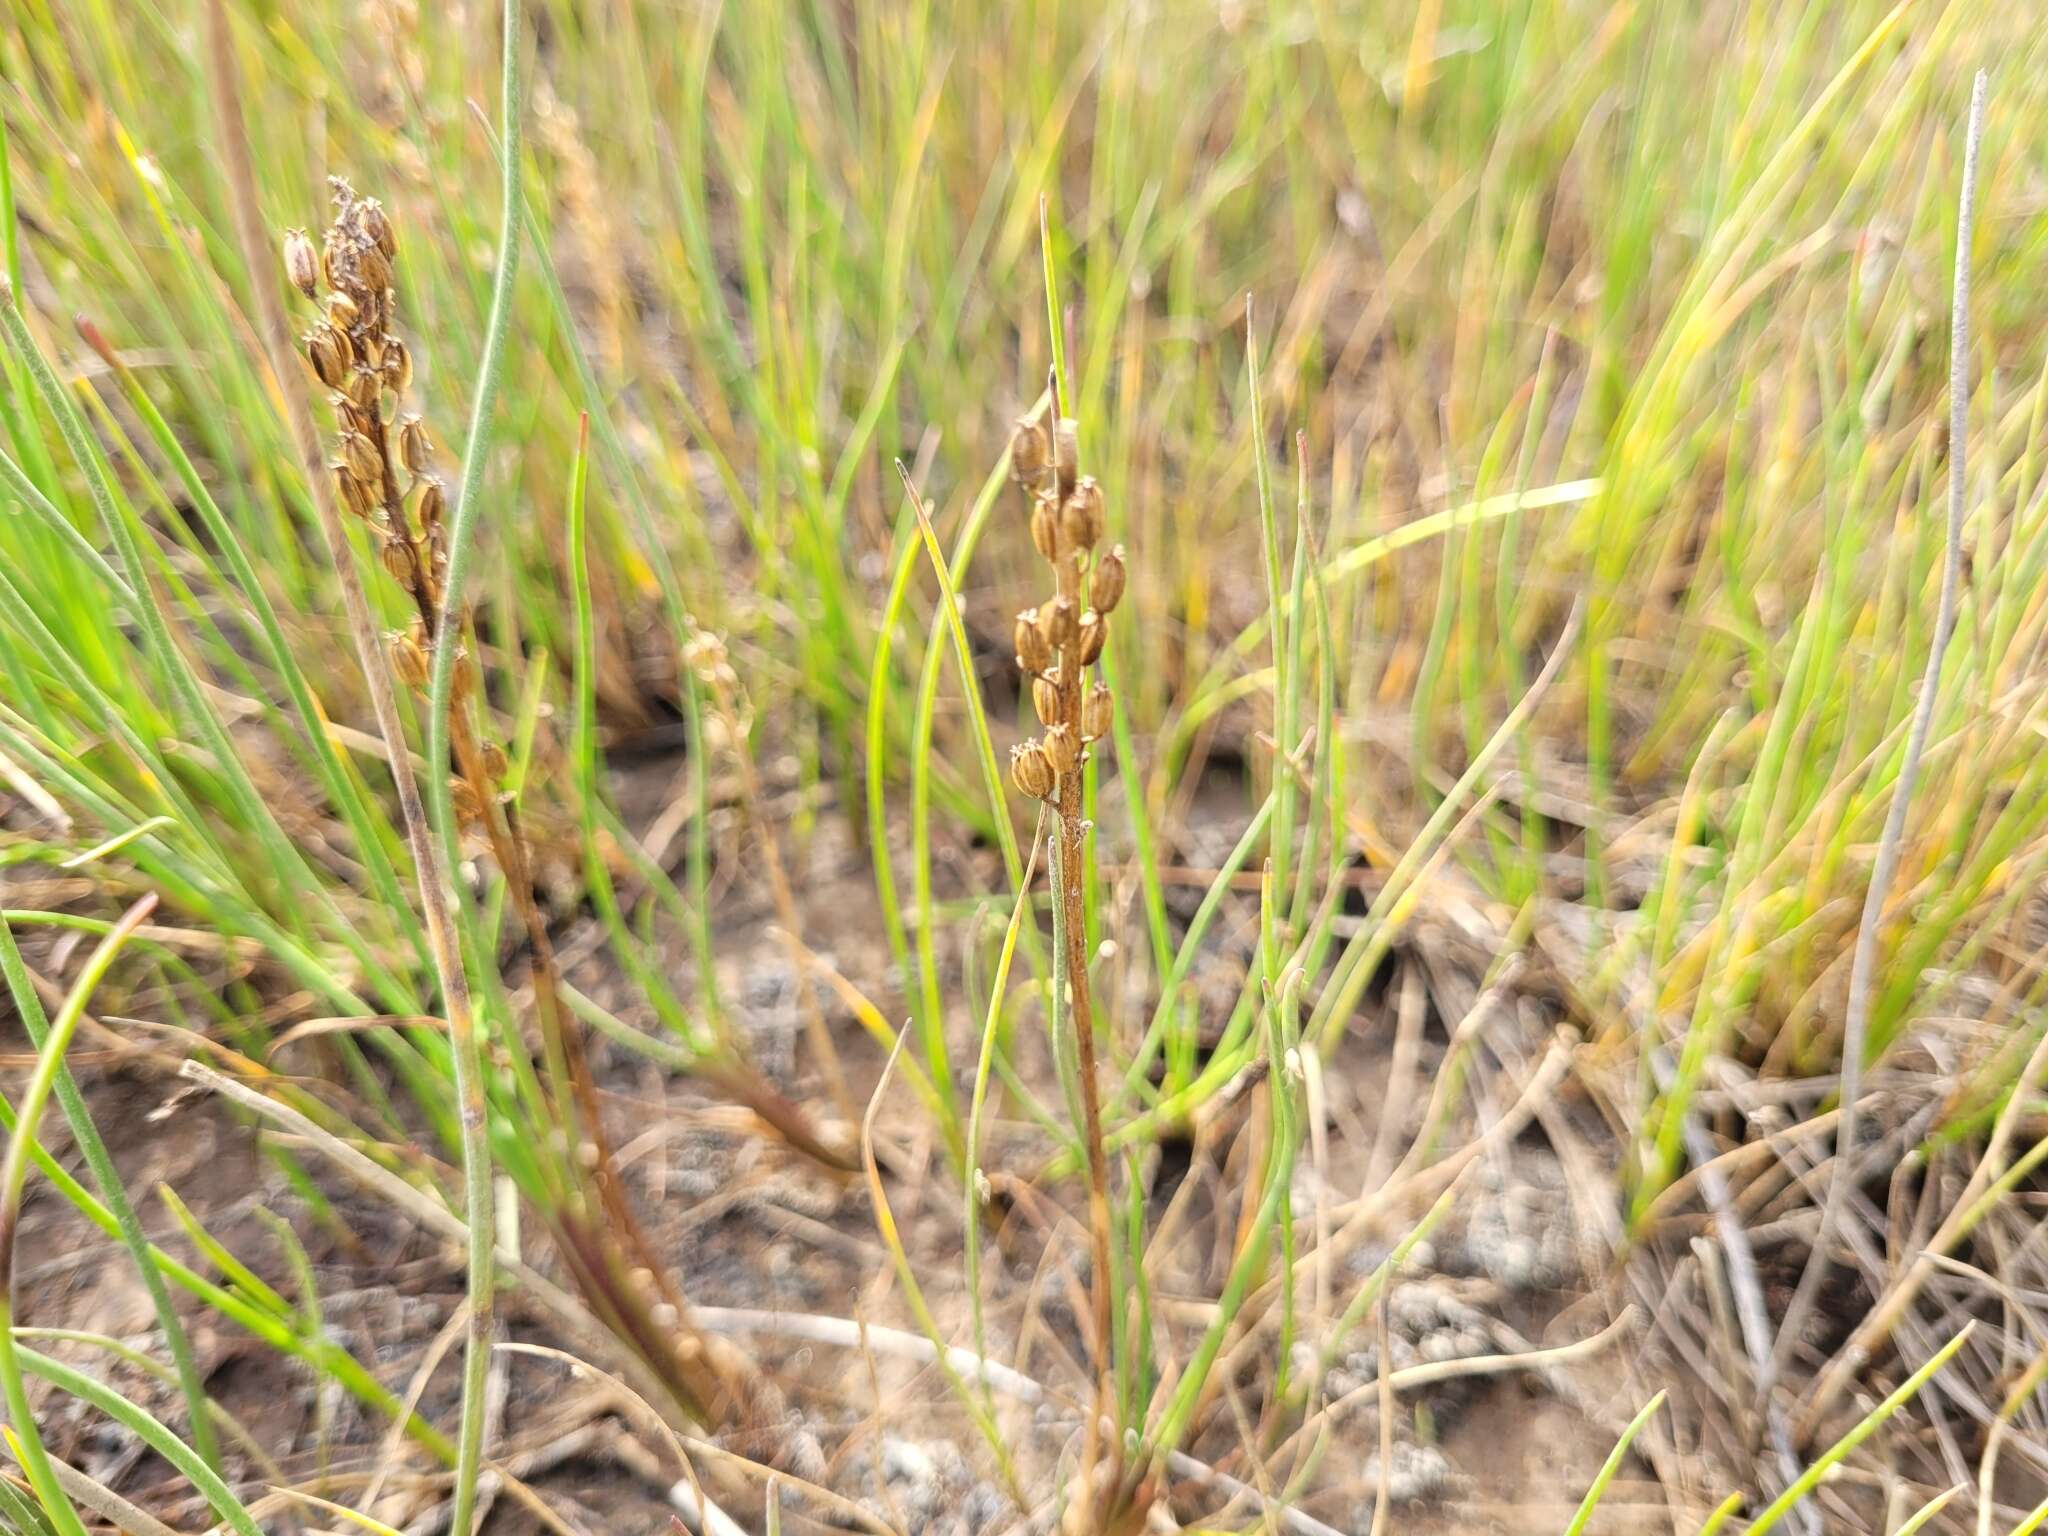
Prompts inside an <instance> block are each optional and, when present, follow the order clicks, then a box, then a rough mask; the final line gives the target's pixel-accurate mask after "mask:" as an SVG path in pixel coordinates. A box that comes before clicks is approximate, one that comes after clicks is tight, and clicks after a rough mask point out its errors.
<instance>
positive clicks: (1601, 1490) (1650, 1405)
mask: <svg viewBox="0 0 2048 1536" xmlns="http://www.w3.org/2000/svg"><path fill="white" fill-rule="evenodd" d="M1380 1358H1381V1359H1382V1360H1384V1359H1386V1358H1387V1357H1386V1356H1385V1355H1382V1356H1380ZM1664 1396H1665V1394H1664V1393H1662V1392H1659V1393H1658V1394H1657V1395H1656V1396H1655V1397H1653V1398H1651V1399H1650V1400H1649V1401H1648V1402H1647V1403H1645V1404H1643V1406H1642V1409H1641V1411H1640V1412H1638V1413H1637V1414H1636V1416H1635V1417H1634V1418H1632V1419H1630V1420H1629V1421H1628V1427H1627V1428H1626V1429H1624V1430H1623V1431H1622V1432H1621V1438H1620V1439H1619V1440H1617V1441H1615V1442H1614V1449H1613V1450H1611V1451H1609V1452H1608V1453H1607V1460H1606V1461H1604V1462H1602V1463H1601V1464H1600V1470H1599V1471H1598V1472H1597V1473H1595V1474H1594V1477H1593V1486H1592V1487H1590V1488H1588V1489H1587V1490H1586V1496H1585V1498H1583V1499H1581V1500H1580V1501H1579V1507H1578V1510H1577V1512H1576V1513H1574V1514H1573V1516H1572V1523H1571V1524H1570V1525H1568V1526H1566V1527H1565V1528H1564V1536H1584V1532H1585V1529H1586V1524H1587V1522H1588V1521H1590V1520H1591V1519H1592V1518H1593V1511H1594V1510H1596V1509H1598V1508H1599V1507H1600V1500H1601V1498H1602V1497H1604V1496H1605V1494H1606V1492H1607V1485H1608V1484H1609V1483H1611V1482H1613V1481H1614V1474H1615V1473H1617V1472H1619V1471H1620V1470H1621V1463H1622V1459H1623V1458H1624V1457H1626V1456H1627V1455H1628V1448H1629V1447H1630V1446H1631V1445H1633V1444H1634V1443H1635V1438H1636V1436H1637V1435H1638V1434H1640V1433H1641V1432H1642V1428H1643V1426H1644V1425H1645V1424H1647V1423H1649V1422H1650V1420H1651V1419H1652V1418H1654V1417H1655V1416H1656V1413H1657V1410H1658V1409H1659V1408H1662V1407H1663V1406H1664Z"/></svg>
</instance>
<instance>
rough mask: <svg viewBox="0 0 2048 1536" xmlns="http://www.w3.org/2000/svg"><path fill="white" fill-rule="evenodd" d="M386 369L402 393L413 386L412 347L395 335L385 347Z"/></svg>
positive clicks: (394, 386) (393, 385)
mask: <svg viewBox="0 0 2048 1536" xmlns="http://www.w3.org/2000/svg"><path fill="white" fill-rule="evenodd" d="M384 371H385V372H386V373H388V374H390V375H391V387H392V388H393V389H395V390H397V391H398V393H400V394H401V395H402V394H404V393H405V392H406V391H407V390H409V389H411V388H412V348H411V347H408V346H407V345H406V344H405V343H404V342H402V341H400V340H399V339H398V338H397V337H396V336H393V337H392V338H391V339H390V340H389V342H388V343H387V344H386V345H385V348H384Z"/></svg>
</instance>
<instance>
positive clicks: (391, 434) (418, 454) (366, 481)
mask: <svg viewBox="0 0 2048 1536" xmlns="http://www.w3.org/2000/svg"><path fill="white" fill-rule="evenodd" d="M331 185H332V187H333V191H334V219H333V222H332V223H331V224H330V225H329V226H328V228H327V230H326V233H325V234H324V236H323V237H322V239H321V241H320V244H319V245H318V246H315V244H314V243H313V240H312V237H310V236H309V235H308V234H307V233H306V232H305V231H304V230H302V229H294V230H288V231H286V233H285V237H284V269H285V276H286V277H287V278H288V279H290V281H291V284H292V286H293V287H294V288H296V289H298V291H299V292H300V293H302V294H304V295H305V297H306V298H307V300H309V301H310V302H311V303H313V304H314V305H316V306H318V310H319V318H318V319H317V320H316V321H315V323H314V325H313V328H312V329H311V330H309V331H308V332H307V333H306V335H305V336H304V338H303V339H302V343H301V345H302V349H303V351H304V353H305V357H306V365H307V367H308V368H310V369H311V370H312V374H313V377H314V378H316V379H318V380H319V381H320V383H321V385H322V386H323V387H325V388H326V389H327V390H328V391H329V392H330V393H329V402H330V403H331V405H332V406H333V408H334V416H335V429H336V430H335V438H334V453H333V457H332V461H331V464H330V472H331V473H332V474H333V476H334V489H335V496H336V498H337V500H338V501H339V502H340V504H341V506H342V508H343V509H344V510H345V511H347V512H349V513H350V514H352V515H354V516H356V517H359V518H361V519H362V520H363V521H364V522H365V523H367V524H368V525H369V527H370V528H371V530H372V531H373V532H374V533H375V534H376V536H377V557H378V563H379V564H380V565H382V566H383V567H384V570H385V572H386V573H387V574H388V575H389V576H390V577H391V579H392V580H393V581H395V582H397V583H398V584H399V585H400V586H401V587H403V588H404V589H405V590H406V591H407V593H408V594H410V596H411V597H412V599H413V603H414V606H415V608H416V609H417V610H418V613H419V617H418V619H417V621H416V622H415V623H414V625H413V627H412V628H411V629H410V630H408V631H404V632H401V633H400V634H398V635H396V636H394V637H393V638H392V641H391V647H390V649H391V663H392V667H393V669H394V671H395V673H396V675H397V676H398V677H399V679H400V680H401V681H402V682H404V683H406V684H407V685H408V686H409V687H413V688H420V687H422V686H424V684H425V681H426V677H427V673H428V670H429V667H428V663H429V660H430V658H431V655H432V652H433V648H434V640H435V634H436V631H437V628H438V626H439V621H440V606H441V591H442V587H443V584H444V583H445V581H446V579H447V571H448V534H447V528H446V526H445V522H446V512H447V505H448V497H447V492H446V490H445V488H444V487H443V486H442V484H441V481H440V480H439V479H438V478H437V477H436V476H435V474H434V472H433V463H434V444H433V439H432V437H431V436H429V434H428V432H427V428H426V424H425V423H424V422H423V421H421V419H420V418H419V417H418V416H417V415H413V414H408V413H407V411H406V409H405V399H406V395H407V393H408V391H409V390H410V389H411V387H412V366H413V365H412V351H411V349H410V348H409V347H407V345H406V344H405V341H404V339H403V338H402V337H400V336H399V335H398V334H397V332H396V330H395V329H394V326H395V323H396V315H397V300H398V296H397V293H396V291H395V290H394V289H393V287H392V283H393V281H394V275H395V274H394V268H393V263H394V262H395V261H396V260H397V258H398V237H397V234H396V232H395V231H394V230H393V228H392V224H391V218H390V215H389V214H387V213H386V212H385V210H384V207H383V205H382V204H380V203H379V202H378V201H377V200H376V199H375V198H372V197H359V196H358V195H357V194H356V192H355V189H354V188H353V187H351V186H350V185H349V184H348V183H347V182H346V181H343V180H340V179H339V178H336V179H334V180H333V181H332V182H331Z"/></svg>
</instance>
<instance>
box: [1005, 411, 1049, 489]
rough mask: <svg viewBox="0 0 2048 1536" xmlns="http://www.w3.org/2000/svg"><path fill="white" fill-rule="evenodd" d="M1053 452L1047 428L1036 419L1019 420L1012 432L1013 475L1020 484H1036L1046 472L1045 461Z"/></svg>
mask: <svg viewBox="0 0 2048 1536" xmlns="http://www.w3.org/2000/svg"><path fill="white" fill-rule="evenodd" d="M1051 453H1052V448H1051V445H1050V444H1049V443H1048V442H1047V441H1046V436H1045V428H1044V427H1043V426H1042V425H1041V424H1039V423H1038V422H1036V421H1019V422H1018V423H1017V430H1016V431H1014V432H1012V433H1011V434H1010V475H1011V477H1012V478H1013V479H1015V480H1016V481H1017V483H1018V484H1020V485H1034V484H1036V483H1037V481H1038V478H1039V476H1041V475H1043V474H1044V473H1045V462H1046V460H1047V459H1048V458H1049V457H1050V456H1051Z"/></svg>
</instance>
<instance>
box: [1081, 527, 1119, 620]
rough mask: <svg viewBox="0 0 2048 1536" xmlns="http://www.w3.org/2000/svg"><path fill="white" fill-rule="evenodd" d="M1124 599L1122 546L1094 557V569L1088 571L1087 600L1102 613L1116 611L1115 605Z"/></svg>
mask: <svg viewBox="0 0 2048 1536" xmlns="http://www.w3.org/2000/svg"><path fill="white" fill-rule="evenodd" d="M1123 600H1124V547H1123V545H1121V544H1119V545H1117V546H1116V547H1115V548H1113V549H1111V550H1108V551H1107V552H1105V553H1103V554H1100V555H1097V556H1096V557H1095V569H1094V570H1092V571H1090V572H1089V573H1088V601H1089V602H1091V603H1093V604H1094V605H1095V610H1096V612H1098V613H1102V614H1111V613H1114V612H1116V605H1117V604H1118V603H1120V602H1122V601H1123Z"/></svg>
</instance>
